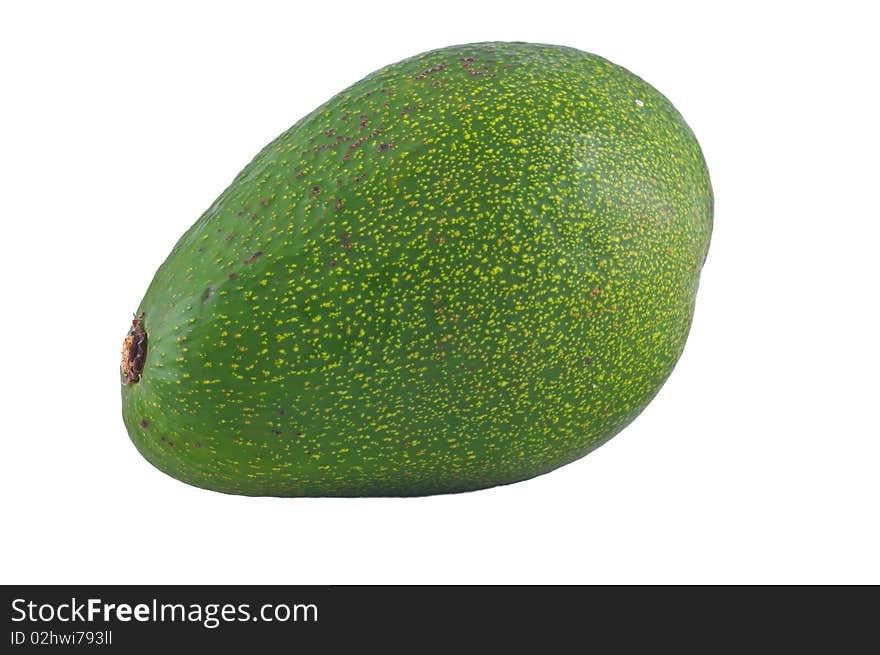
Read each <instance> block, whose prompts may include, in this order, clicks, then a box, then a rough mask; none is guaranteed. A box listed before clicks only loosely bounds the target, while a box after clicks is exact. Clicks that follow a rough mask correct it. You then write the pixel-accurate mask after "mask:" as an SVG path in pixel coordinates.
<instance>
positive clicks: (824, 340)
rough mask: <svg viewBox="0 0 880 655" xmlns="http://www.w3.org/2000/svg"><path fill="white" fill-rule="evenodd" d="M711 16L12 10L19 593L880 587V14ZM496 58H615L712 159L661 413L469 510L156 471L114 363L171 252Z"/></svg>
mask: <svg viewBox="0 0 880 655" xmlns="http://www.w3.org/2000/svg"><path fill="white" fill-rule="evenodd" d="M715 4H716V3H698V4H697V3H695V4H687V5H686V4H678V3H668V2H663V3H658V2H654V3H647V2H646V3H631V2H616V1H615V2H608V1H606V2H601V3H588V2H572V3H561V2H552V1H550V0H542V1H541V2H536V3H522V4H520V3H513V2H507V3H503V4H499V5H497V6H496V5H494V4H492V3H487V2H475V1H469V2H459V1H458V0H442V1H438V2H409V3H396V4H388V3H386V2H380V1H378V0H362V1H360V2H356V3H351V4H346V3H341V2H331V1H329V0H328V1H326V2H311V3H308V2H306V3H263V2H254V1H249V2H236V3H218V2H211V3H204V4H201V3H183V2H170V3H163V2H154V3H147V4H144V3H110V2H108V3H103V4H101V3H90V2H64V3H62V2H57V3H39V4H38V3H19V7H18V8H11V3H10V4H4V8H3V9H2V10H0V62H2V64H0V66H2V69H0V76H2V80H0V82H2V84H0V98H2V99H0V211H2V217H0V220H2V223H0V225H2V228H0V230H2V231H0V234H2V246H3V247H2V256H0V281H2V285H3V286H2V307H3V310H2V321H0V349H2V353H3V354H2V360H0V361H2V369H0V374H2V377H0V384H2V401H3V402H2V408H3V409H2V416H0V435H2V452H0V467H2V470H0V485H2V487H0V503H2V517H0V519H2V526H3V528H2V530H3V532H4V536H3V538H2V540H0V549H2V553H0V582H3V583H26V582H30V583H84V582H95V583H154V582H155V583H319V584H325V583H345V582H347V583H429V582H439V583H452V582H456V583H467V582H473V583H513V582H520V583H537V582H560V583H569V582H570V583H575V582H577V583H708V582H712V583H832V582H834V583H867V582H872V583H880V557H878V552H880V527H878V513H880V511H878V501H880V475H878V472H880V438H878V437H880V430H878V421H877V402H878V390H880V383H878V371H880V357H878V339H877V335H878V327H880V326H878V317H880V316H878V315H880V312H878V294H880V288H878V281H880V276H878V270H877V261H878V257H880V239H878V237H880V210H878V201H880V193H878V183H880V175H878V173H880V164H878V158H877V155H878V152H880V140H878V127H877V126H878V118H877V116H878V114H880V105H878V100H880V97H878V86H880V85H878V64H880V52H878V48H877V46H876V43H877V35H876V26H877V24H878V21H877V19H876V17H874V16H871V15H869V14H868V11H869V10H868V9H863V7H869V6H870V3H859V4H856V3H851V4H850V3H845V2H834V3H829V4H828V6H827V7H824V8H823V6H822V5H809V4H805V3H792V4H791V5H786V4H783V3H766V2H762V3H754V4H750V3H730V4H729V5H728V8H726V9H718V8H716V7H715ZM832 7H833V9H832ZM484 40H523V41H535V42H549V43H556V44H563V45H569V46H574V47H577V48H580V49H582V50H586V51H589V52H594V53H597V54H601V55H603V56H604V57H606V58H609V59H611V60H612V61H614V62H616V63H618V64H621V65H623V66H625V67H627V68H629V69H630V70H632V71H633V72H635V73H637V74H638V75H640V76H642V77H643V78H645V79H646V80H647V81H649V82H650V83H651V84H653V85H654V86H655V87H657V88H658V89H659V90H660V91H661V92H662V93H664V94H665V95H667V97H669V98H670V99H671V100H672V102H673V103H675V105H676V106H677V107H678V109H679V110H680V111H681V112H682V114H683V115H684V116H685V118H686V120H687V121H688V122H689V124H690V125H691V127H692V128H693V130H694V132H695V133H696V135H697V137H698V138H699V140H700V142H701V144H702V147H703V150H704V153H705V156H706V159H707V161H708V164H709V169H710V172H711V174H712V180H713V184H714V189H715V196H716V215H715V232H714V235H713V241H712V247H711V250H710V253H709V258H708V261H707V264H706V267H705V269H704V273H703V278H702V284H701V288H700V293H699V296H698V301H697V310H696V316H695V320H694V324H693V329H692V332H691V337H690V340H689V342H688V346H687V348H686V349H685V353H684V356H683V357H682V359H681V361H680V363H679V365H678V367H677V368H676V370H675V372H674V373H673V375H672V377H671V378H670V380H669V382H668V383H667V384H666V386H665V387H664V388H663V390H662V391H661V393H660V394H659V395H658V397H657V398H656V399H655V401H654V402H653V403H652V404H651V405H650V407H649V408H648V409H647V410H646V411H645V412H644V413H643V414H642V416H641V417H640V418H638V419H637V420H636V421H635V423H633V424H632V425H631V426H630V427H629V428H627V429H626V430H625V431H624V432H623V433H621V434H620V435H619V436H617V437H616V438H615V439H613V440H612V441H611V442H610V443H609V444H607V445H606V446H604V447H602V448H601V449H599V450H598V451H596V452H595V453H593V454H591V455H590V456H588V457H586V458H584V459H582V460H580V461H578V462H576V463H574V464H571V465H569V466H566V467H564V468H562V469H559V470H557V471H556V472H554V473H551V474H549V475H546V476H543V477H540V478H537V479H534V480H532V481H529V482H524V483H521V484H517V485H513V486H508V487H503V488H496V489H492V490H488V491H481V492H477V493H470V494H463V495H455V496H442V497H431V498H422V499H407V500H401V499H378V500H377V499H351V500H341V499H254V498H243V497H232V496H225V495H222V494H217V493H212V492H208V491H202V490H199V489H195V488H192V487H189V486H186V485H184V484H182V483H179V482H177V481H175V480H173V479H172V478H170V477H168V476H166V475H164V474H162V473H160V472H158V471H157V470H155V469H154V468H153V467H151V466H150V465H149V464H148V463H147V462H146V461H145V460H144V459H142V458H141V456H140V455H139V454H138V453H137V451H136V450H135V448H134V447H133V446H132V444H131V443H130V441H129V439H128V436H127V434H126V431H125V428H124V426H123V423H122V419H121V416H120V398H119V395H120V391H119V378H118V365H119V349H120V344H121V341H122V338H123V336H124V335H125V332H126V330H127V328H128V326H129V324H130V320H131V312H132V311H133V310H134V309H135V308H136V306H137V304H138V301H139V300H140V298H141V297H142V295H143V293H144V291H145V290H146V287H147V284H148V283H149V281H150V279H151V277H152V275H153V272H154V271H155V269H156V268H157V266H158V265H159V264H160V263H161V262H162V260H163V259H164V257H165V256H166V255H167V253H168V252H169V251H170V249H171V246H172V245H173V244H174V242H175V241H176V240H177V238H178V237H179V236H180V235H181V234H182V233H183V232H184V230H185V229H186V228H187V227H188V226H189V225H190V224H191V223H192V222H193V221H195V219H196V218H197V217H198V216H199V215H200V214H201V212H202V211H204V210H205V209H206V208H207V207H208V205H209V204H210V203H211V202H212V201H213V199H214V198H215V197H216V196H217V195H218V194H219V193H220V192H221V191H222V190H223V188H225V186H226V185H227V184H228V183H229V182H230V181H231V179H232V177H233V176H234V175H235V174H236V173H237V172H238V171H239V170H240V169H241V168H242V167H243V166H244V165H245V164H246V163H247V162H248V161H249V160H250V158H251V157H252V156H253V155H254V154H256V152H257V151H258V150H259V149H260V148H261V147H262V146H263V145H265V144H266V143H267V142H268V141H269V140H270V139H272V138H273V137H275V136H276V135H277V134H278V133H280V132H281V131H283V130H284V129H286V128H287V127H288V126H289V125H291V124H292V123H293V122H294V121H296V120H297V119H298V118H299V117H301V116H302V115H304V114H305V113H307V112H308V111H310V110H311V109H313V108H314V107H316V106H317V105H318V104H320V103H322V102H323V101H325V100H326V99H327V98H329V97H330V96H331V95H333V94H334V93H336V92H337V91H339V90H341V89H343V88H344V87H346V86H348V85H349V84H351V83H353V82H355V81H356V80H358V79H360V78H361V77H363V76H364V75H366V74H367V73H369V72H371V71H373V70H375V69H377V68H380V67H382V66H384V65H386V64H388V63H391V62H393V61H397V60H399V59H402V58H404V57H407V56H410V55H413V54H416V53H418V52H422V51H425V50H428V49H432V48H435V47H441V46H445V45H452V44H456V43H464V42H471V41H484Z"/></svg>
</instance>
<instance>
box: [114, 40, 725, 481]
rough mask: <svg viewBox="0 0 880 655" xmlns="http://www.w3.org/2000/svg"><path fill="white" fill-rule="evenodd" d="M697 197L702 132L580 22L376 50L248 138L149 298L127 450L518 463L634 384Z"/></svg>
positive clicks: (598, 423) (653, 356)
mask: <svg viewBox="0 0 880 655" xmlns="http://www.w3.org/2000/svg"><path fill="white" fill-rule="evenodd" d="M711 225H712V192H711V187H710V184H709V177H708V173H707V170H706V166H705V163H704V160H703V157H702V154H701V152H700V148H699V146H698V144H697V141H696V139H695V138H694V135H693V134H692V132H691V131H690V129H689V128H688V126H687V125H686V124H685V122H684V120H683V119H682V117H681V116H680V115H679V113H678V112H677V111H676V110H675V108H674V107H673V106H672V105H671V104H670V103H669V101H668V100H666V98H664V97H663V96H662V95H661V94H660V93H658V92H657V91H656V90H655V89H653V88H652V87H651V86H649V85H648V84H647V83H645V82H644V81H642V80H641V79H639V78H638V77H636V76H634V75H633V74H631V73H629V72H628V71H626V70H624V69H622V68H620V67H618V66H616V65H614V64H612V63H610V62H608V61H606V60H604V59H602V58H600V57H597V56H594V55H590V54H586V53H584V52H580V51H578V50H574V49H571V48H563V47H558V46H547V45H532V44H523V43H485V44H474V45H466V46H455V47H450V48H446V49H443V50H437V51H434V52H428V53H425V54H422V55H418V56H416V57H412V58H410V59H407V60H405V61H402V62H400V63H397V64H394V65H391V66H388V67H387V68H384V69H382V70H380V71H378V72H376V73H373V74H372V75H369V76H368V77H366V78H365V79H363V80H361V81H360V82H358V83H357V84H355V85H353V86H352V87H350V88H348V89H346V90H345V91H343V92H342V93H340V94H339V95H337V96H336V97H334V98H332V99H331V100H330V101H329V102H327V103H326V104H324V105H322V106H321V107H319V108H318V109H316V110H315V111H314V112H312V113H311V114H309V115H308V116H306V117H305V118H303V119H302V120H300V121H299V122H298V123H297V124H296V125H294V126H293V127H292V128H290V129H289V130H288V131H287V132H285V133H284V134H282V135H281V136H279V137H278V138H277V139H276V140H275V141H273V142H272V143H270V144H269V145H268V146H267V147H266V148H264V149H263V150H262V152H260V153H259V154H258V155H257V156H256V158H255V159H254V160H253V161H252V162H251V163H250V164H249V165H248V166H247V167H246V168H245V169H244V170H243V171H242V172H241V173H240V174H239V175H238V177H237V178H236V179H235V180H234V181H233V182H232V184H231V185H230V187H229V188H228V189H226V191H224V192H223V194H222V195H221V196H220V197H219V198H218V199H217V201H216V202H214V204H213V205H212V206H211V207H210V209H208V211H207V212H205V214H204V215H203V216H202V217H201V218H200V219H199V220H198V221H197V222H196V224H195V225H193V226H192V228H191V229H190V230H189V231H188V232H187V233H186V234H184V236H183V237H182V238H181V239H180V241H179V242H178V243H177V245H176V246H175V247H174V250H173V251H172V252H171V254H170V256H169V257H168V259H167V260H166V261H165V263H164V264H162V266H161V267H160V268H159V270H158V272H157V273H156V276H155V278H154V280H153V282H152V284H151V285H150V288H149V290H148V291H147V294H146V296H145V297H144V299H143V301H142V302H141V304H140V306H139V308H138V312H143V313H144V322H143V325H144V328H145V330H146V333H147V335H148V338H149V345H148V351H147V359H146V366H145V368H144V372H143V377H142V379H141V380H140V382H138V383H136V384H131V385H126V386H124V387H123V389H122V398H123V416H124V418H125V423H126V426H127V428H128V431H129V434H130V435H131V439H132V440H133V441H134V443H135V445H136V446H137V448H138V450H140V452H141V453H142V454H143V455H144V457H146V458H147V459H148V460H149V461H150V462H151V463H153V464H154V465H155V466H156V467H158V468H159V469H161V470H163V471H165V472H166V473H168V474H170V475H172V476H174V477H176V478H179V479H180V480H183V481H184V482H188V483H190V484H193V485H197V486H199V487H205V488H208V489H214V490H217V491H223V492H228V493H236V494H248V495H274V496H367V495H394V496H397V495H422V494H434V493H447V492H456V491H464V490H471V489H478V488H481V487H488V486H492V485H497V484H505V483H510V482H515V481H517V480H523V479H525V478H529V477H532V476H535V475H539V474H541V473H545V472H547V471H550V470H552V469H554V468H556V467H558V466H561V465H563V464H566V463H568V462H571V461H572V460H575V459H577V458H579V457H581V456H583V455H585V454H586V453H588V452H590V451H591V450H593V449H594V448H596V447H597V446H599V445H600V444H602V443H603V442H605V441H606V440H607V439H609V438H610V437H612V436H613V435H614V434H615V433H617V432H618V431H619V430H621V429H622V428H623V427H624V426H625V425H627V424H628V423H629V422H630V421H632V420H633V419H634V418H635V417H636V416H637V415H638V414H639V412H641V411H642V409H644V407H645V406H646V405H647V404H648V402H649V401H650V400H651V398H652V397H653V396H654V395H655V394H656V393H657V391H658V390H659V388H660V386H661V385H662V384H663V382H664V381H665V380H666V378H667V376H668V375H669V373H670V372H671V371H672V368H673V366H674V365H675V362H676V360H677V359H678V357H679V355H680V354H681V352H682V348H683V347H684V343H685V339H686V337H687V333H688V329H689V326H690V322H691V316H692V313H693V307H694V298H695V295H696V291H697V283H698V280H699V274H700V268H701V266H702V264H703V261H704V259H705V256H706V252H707V248H708V244H709V238H710V233H711Z"/></svg>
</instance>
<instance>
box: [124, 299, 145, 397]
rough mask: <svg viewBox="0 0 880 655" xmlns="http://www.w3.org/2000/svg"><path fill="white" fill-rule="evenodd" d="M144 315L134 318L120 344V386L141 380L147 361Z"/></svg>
mask: <svg viewBox="0 0 880 655" xmlns="http://www.w3.org/2000/svg"><path fill="white" fill-rule="evenodd" d="M143 320H144V313H143V312H141V313H140V315H138V316H135V317H134V319H133V320H132V321H131V328H129V330H128V334H127V335H126V337H125V340H124V341H123V342H122V364H121V369H122V384H135V383H137V382H138V381H139V380H140V379H141V374H142V373H143V370H144V364H145V363H146V360H147V333H146V332H145V331H144V326H143Z"/></svg>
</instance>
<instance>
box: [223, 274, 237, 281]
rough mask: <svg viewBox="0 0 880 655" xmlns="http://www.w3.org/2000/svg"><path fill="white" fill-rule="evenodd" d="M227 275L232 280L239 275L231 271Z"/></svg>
mask: <svg viewBox="0 0 880 655" xmlns="http://www.w3.org/2000/svg"><path fill="white" fill-rule="evenodd" d="M226 277H228V278H229V279H230V280H234V279H235V278H236V277H238V276H237V275H236V274H235V273H230V274H229V275H227V276H226Z"/></svg>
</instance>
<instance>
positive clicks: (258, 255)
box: [244, 250, 263, 264]
mask: <svg viewBox="0 0 880 655" xmlns="http://www.w3.org/2000/svg"><path fill="white" fill-rule="evenodd" d="M262 255H263V251H262V250H258V251H257V252H255V253H254V254H253V255H251V256H250V257H248V258H247V259H245V260H244V263H245V264H250V263H251V262H252V261H254V260H255V259H256V258H257V257H261V256H262Z"/></svg>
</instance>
